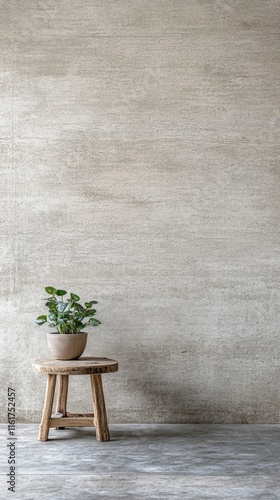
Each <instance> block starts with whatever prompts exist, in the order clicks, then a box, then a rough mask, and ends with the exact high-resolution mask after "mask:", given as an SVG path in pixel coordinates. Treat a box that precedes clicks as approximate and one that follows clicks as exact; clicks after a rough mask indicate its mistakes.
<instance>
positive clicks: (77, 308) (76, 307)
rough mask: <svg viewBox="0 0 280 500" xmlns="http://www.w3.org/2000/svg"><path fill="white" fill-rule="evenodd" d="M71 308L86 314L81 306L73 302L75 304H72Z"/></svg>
mask: <svg viewBox="0 0 280 500" xmlns="http://www.w3.org/2000/svg"><path fill="white" fill-rule="evenodd" d="M73 307H74V309H76V311H80V312H83V313H85V312H86V310H85V309H84V308H83V306H82V305H81V304H78V303H76V302H75V304H73Z"/></svg>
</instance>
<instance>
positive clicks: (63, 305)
mask: <svg viewBox="0 0 280 500" xmlns="http://www.w3.org/2000/svg"><path fill="white" fill-rule="evenodd" d="M67 306H68V304H66V302H58V304H57V305H56V309H57V310H58V311H59V312H64V311H65V309H66V307H67Z"/></svg>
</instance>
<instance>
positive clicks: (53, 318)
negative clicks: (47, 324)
mask: <svg viewBox="0 0 280 500" xmlns="http://www.w3.org/2000/svg"><path fill="white" fill-rule="evenodd" d="M49 320H50V321H55V320H56V314H55V313H53V312H52V313H51V314H49Z"/></svg>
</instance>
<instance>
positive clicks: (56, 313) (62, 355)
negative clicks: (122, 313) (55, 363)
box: [36, 286, 101, 360]
mask: <svg viewBox="0 0 280 500" xmlns="http://www.w3.org/2000/svg"><path fill="white" fill-rule="evenodd" d="M45 291H46V292H47V294H48V295H49V296H48V298H47V299H43V300H46V303H45V305H46V307H47V308H48V310H49V313H48V315H41V316H38V318H37V319H36V323H37V325H40V326H41V325H44V324H45V323H48V324H49V326H50V327H51V328H55V329H56V331H55V332H51V333H48V335H47V340H48V346H49V348H50V351H51V352H52V354H53V356H54V357H55V358H56V359H65V360H69V359H78V358H79V357H80V356H81V355H82V354H83V352H84V350H85V347H86V343H87V333H86V332H84V331H83V330H84V329H85V328H86V327H87V326H98V325H100V324H101V321H99V320H98V319H96V318H95V317H94V316H95V313H96V310H95V309H92V306H93V305H94V304H97V302H96V300H90V301H89V302H85V303H84V305H82V304H80V303H79V300H80V297H79V296H78V295H76V294H75V293H72V292H71V293H70V296H69V297H68V298H67V297H65V296H66V295H67V293H68V292H67V291H66V290H60V289H58V290H57V289H56V288H54V287H53V286H46V287H45Z"/></svg>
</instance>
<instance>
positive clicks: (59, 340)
mask: <svg viewBox="0 0 280 500" xmlns="http://www.w3.org/2000/svg"><path fill="white" fill-rule="evenodd" d="M47 340H48V347H49V349H50V351H51V353H52V355H53V357H54V358H55V359H65V360H67V359H78V358H79V357H80V356H81V355H82V354H83V352H84V350H85V347H86V344H87V333H85V332H80V333H70V334H69V333H57V332H53V333H48V334H47Z"/></svg>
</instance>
